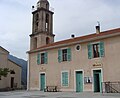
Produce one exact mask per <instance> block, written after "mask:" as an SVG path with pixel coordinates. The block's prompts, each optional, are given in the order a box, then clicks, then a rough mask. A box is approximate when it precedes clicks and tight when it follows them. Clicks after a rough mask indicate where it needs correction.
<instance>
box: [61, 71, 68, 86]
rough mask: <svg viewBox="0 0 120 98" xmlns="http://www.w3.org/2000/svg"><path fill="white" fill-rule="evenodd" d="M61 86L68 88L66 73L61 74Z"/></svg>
mask: <svg viewBox="0 0 120 98" xmlns="http://www.w3.org/2000/svg"><path fill="white" fill-rule="evenodd" d="M62 86H68V72H62Z"/></svg>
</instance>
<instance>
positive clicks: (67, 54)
mask: <svg viewBox="0 0 120 98" xmlns="http://www.w3.org/2000/svg"><path fill="white" fill-rule="evenodd" d="M63 61H71V48H67V49H59V50H58V62H59V63H60V62H63Z"/></svg>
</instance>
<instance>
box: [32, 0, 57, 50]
mask: <svg viewBox="0 0 120 98" xmlns="http://www.w3.org/2000/svg"><path fill="white" fill-rule="evenodd" d="M32 14H33V22H32V34H31V35H30V50H32V49H36V48H39V47H41V46H44V45H47V44H50V43H53V42H54V36H55V35H54V34H53V14H54V13H53V12H52V11H50V10H49V2H48V1H47V0H39V1H38V2H37V8H36V10H35V11H33V12H32Z"/></svg>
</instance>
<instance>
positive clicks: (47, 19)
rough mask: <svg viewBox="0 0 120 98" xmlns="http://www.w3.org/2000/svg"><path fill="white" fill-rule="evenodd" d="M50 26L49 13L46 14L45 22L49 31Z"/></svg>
mask: <svg viewBox="0 0 120 98" xmlns="http://www.w3.org/2000/svg"><path fill="white" fill-rule="evenodd" d="M48 27H49V14H46V23H45V28H46V31H48Z"/></svg>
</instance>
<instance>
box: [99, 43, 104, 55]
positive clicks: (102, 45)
mask: <svg viewBox="0 0 120 98" xmlns="http://www.w3.org/2000/svg"><path fill="white" fill-rule="evenodd" d="M104 55H105V51H104V42H100V57H104Z"/></svg>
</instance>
